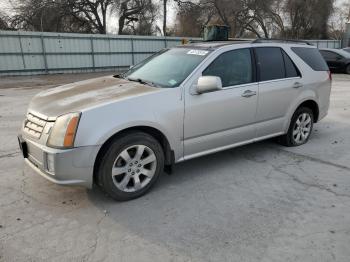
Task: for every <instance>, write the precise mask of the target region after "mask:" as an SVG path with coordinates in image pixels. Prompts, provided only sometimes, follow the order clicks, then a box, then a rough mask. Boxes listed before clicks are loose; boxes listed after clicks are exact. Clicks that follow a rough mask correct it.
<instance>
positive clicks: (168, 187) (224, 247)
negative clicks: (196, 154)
mask: <svg viewBox="0 0 350 262" xmlns="http://www.w3.org/2000/svg"><path fill="white" fill-rule="evenodd" d="M89 77H92V75H86V74H85V75H59V76H43V77H39V76H36V77H32V78H30V77H19V78H14V77H12V78H0V167H1V168H0V261H128V262H129V261H152V262H153V261H162V262H163V261H265V262H274V261H276V262H281V261H283V262H285V261H303V262H304V261H315V262H316V261H317V262H320V261H344V262H348V261H349V258H350V248H349V247H350V77H349V76H345V75H334V82H333V89H332V97H331V100H332V101H331V109H330V112H329V115H328V116H327V117H326V118H325V119H324V120H323V121H321V122H320V123H319V124H316V126H315V130H314V133H313V136H312V137H311V140H310V141H309V143H308V144H307V145H304V146H301V147H298V148H285V147H282V146H279V145H277V144H275V143H274V142H272V141H265V142H262V143H258V144H252V145H249V146H244V147H241V148H236V149H232V150H228V151H225V152H221V153H217V154H214V155H210V156H206V157H202V158H199V159H195V160H191V161H188V162H185V163H181V164H179V165H177V166H176V169H175V173H174V174H173V175H172V176H167V175H164V176H163V177H162V178H161V179H160V181H159V183H158V184H157V186H156V187H155V188H154V190H153V191H152V192H150V193H149V194H148V195H146V196H144V197H142V198H140V199H137V200H134V201H130V202H124V203H118V202H114V201H112V200H111V199H109V198H108V197H106V196H105V195H104V194H103V193H101V192H100V191H99V190H97V189H94V190H86V189H84V188H78V187H61V186H57V185H54V184H52V183H50V182H48V181H46V180H45V179H43V178H42V177H40V176H39V175H37V174H35V173H34V172H33V171H32V170H30V169H29V168H27V167H26V166H25V165H24V162H23V159H22V157H21V156H20V153H19V150H18V147H17V138H16V134H17V132H18V131H19V127H20V124H21V121H22V120H23V117H24V114H25V112H26V108H27V105H28V102H29V100H30V99H31V97H32V96H33V95H35V94H36V93H38V92H39V91H40V90H42V89H43V88H49V87H52V86H55V85H58V84H60V83H67V82H70V81H76V80H78V79H85V78H89Z"/></svg>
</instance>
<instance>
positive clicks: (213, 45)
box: [177, 39, 315, 50]
mask: <svg viewBox="0 0 350 262" xmlns="http://www.w3.org/2000/svg"><path fill="white" fill-rule="evenodd" d="M237 44H289V45H303V46H306V47H315V46H313V45H311V44H309V43H308V42H306V41H298V40H286V39H256V40H250V39H247V40H236V39H232V40H227V41H203V42H195V43H190V44H186V45H180V46H177V47H183V48H198V49H205V50H212V49H217V48H220V47H223V46H229V45H237Z"/></svg>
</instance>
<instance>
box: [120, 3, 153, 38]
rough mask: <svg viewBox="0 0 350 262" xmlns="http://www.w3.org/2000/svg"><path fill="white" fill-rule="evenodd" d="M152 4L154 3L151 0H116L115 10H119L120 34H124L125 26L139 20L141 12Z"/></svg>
mask: <svg viewBox="0 0 350 262" xmlns="http://www.w3.org/2000/svg"><path fill="white" fill-rule="evenodd" d="M150 5H152V2H151V0H116V1H115V2H114V10H117V13H118V15H119V29H118V34H120V35H121V34H123V33H124V28H125V27H128V26H131V25H132V24H134V23H135V22H138V21H139V19H140V14H141V13H142V12H143V10H144V9H147V8H148V7H149V6H150Z"/></svg>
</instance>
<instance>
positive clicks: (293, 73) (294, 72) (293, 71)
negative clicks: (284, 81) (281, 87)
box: [282, 50, 300, 78]
mask: <svg viewBox="0 0 350 262" xmlns="http://www.w3.org/2000/svg"><path fill="white" fill-rule="evenodd" d="M282 54H283V59H284V64H285V67H286V77H287V78H289V77H298V76H300V72H299V70H298V68H297V67H296V65H295V64H294V63H293V61H292V59H290V57H289V56H288V55H287V54H286V52H284V51H283V50H282Z"/></svg>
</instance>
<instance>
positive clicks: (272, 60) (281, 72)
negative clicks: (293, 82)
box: [255, 47, 286, 81]
mask: <svg viewBox="0 0 350 262" xmlns="http://www.w3.org/2000/svg"><path fill="white" fill-rule="evenodd" d="M255 53H256V58H257V64H258V69H259V70H258V71H259V77H260V81H269V80H274V79H282V78H285V75H286V71H285V67H284V60H283V56H282V52H281V49H280V48H279V47H258V48H255Z"/></svg>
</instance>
